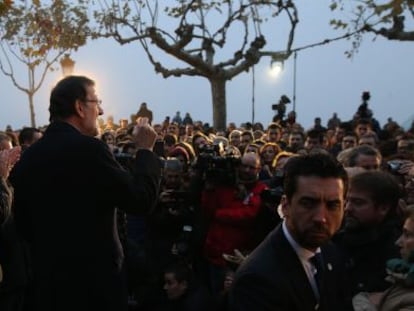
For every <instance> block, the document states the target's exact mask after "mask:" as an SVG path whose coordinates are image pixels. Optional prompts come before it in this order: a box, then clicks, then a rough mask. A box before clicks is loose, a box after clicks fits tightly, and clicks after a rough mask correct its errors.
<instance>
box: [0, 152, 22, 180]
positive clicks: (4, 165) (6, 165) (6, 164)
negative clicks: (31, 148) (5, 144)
mask: <svg viewBox="0 0 414 311" xmlns="http://www.w3.org/2000/svg"><path fill="white" fill-rule="evenodd" d="M21 151H22V148H21V147H20V146H16V147H14V148H12V149H8V150H0V177H2V178H4V179H7V178H8V177H9V174H10V171H11V169H12V168H13V166H14V165H15V164H16V162H17V161H18V160H19V159H20V154H21Z"/></svg>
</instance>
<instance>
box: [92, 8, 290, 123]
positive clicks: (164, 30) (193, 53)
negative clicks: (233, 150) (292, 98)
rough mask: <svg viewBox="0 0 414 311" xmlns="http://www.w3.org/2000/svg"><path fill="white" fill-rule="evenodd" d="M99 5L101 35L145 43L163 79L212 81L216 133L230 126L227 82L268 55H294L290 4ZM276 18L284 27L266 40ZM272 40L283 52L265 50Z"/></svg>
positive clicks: (282, 57) (280, 57)
mask: <svg viewBox="0 0 414 311" xmlns="http://www.w3.org/2000/svg"><path fill="white" fill-rule="evenodd" d="M98 3H99V5H100V8H99V9H98V10H97V11H95V15H94V16H95V18H96V20H97V24H98V25H100V28H99V29H97V32H96V34H95V35H96V36H101V37H102V36H103V37H107V38H114V39H115V40H116V41H117V42H119V43H120V44H127V43H131V42H140V43H141V45H142V47H143V48H144V50H145V52H146V54H147V56H148V59H149V61H150V62H151V63H152V64H153V66H154V68H155V71H156V72H157V73H160V74H162V75H163V77H164V78H169V77H180V76H198V77H203V78H206V79H207V80H208V81H209V83H210V86H211V95H212V105H213V126H214V127H215V128H217V129H225V127H226V83H227V82H228V81H230V80H231V79H233V78H234V77H236V76H237V75H239V74H241V73H243V72H246V71H249V69H250V68H251V67H252V66H254V65H255V64H257V63H258V62H259V61H260V59H261V57H263V56H270V57H272V58H273V59H274V60H279V61H283V60H286V59H287V58H288V57H289V56H290V55H291V54H292V52H293V51H292V44H293V39H294V35H295V29H296V25H297V23H298V12H297V9H296V6H295V4H294V2H293V1H291V0H278V1H266V0H261V1H259V0H237V1H230V0H227V1H225V0H222V1H202V0H179V1H173V0H164V1H162V0H148V1H140V0H136V1H98ZM276 19H278V20H282V21H283V22H282V23H280V24H276V25H274V26H273V28H270V27H268V28H267V29H268V30H269V29H270V33H272V34H273V37H272V36H271V35H270V34H267V35H266V36H265V34H264V32H263V31H262V28H264V27H262V26H263V25H264V23H267V22H270V21H274V20H276ZM286 24H287V26H286ZM281 29H283V30H284V37H283V36H282V38H283V39H280V38H279V37H278V38H277V39H276V35H275V33H276V32H277V31H280V30H281ZM284 40H285V42H284V43H281V41H284ZM267 41H270V42H271V43H273V46H274V47H275V46H277V44H275V42H277V43H278V47H279V49H275V50H274V51H271V50H269V51H266V50H264V47H265V45H266V42H267ZM235 43H237V45H238V47H236V48H234V46H235ZM228 46H233V49H232V50H231V51H230V50H229V47H228ZM160 51H161V52H162V53H159V52H160ZM165 54H166V55H170V56H172V58H173V59H175V61H178V62H177V65H175V63H174V64H173V61H168V65H167V62H166V61H164V63H163V64H162V63H161V62H160V60H159V58H160V56H161V55H165Z"/></svg>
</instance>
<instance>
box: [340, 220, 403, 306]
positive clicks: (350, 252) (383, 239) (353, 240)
mask: <svg viewBox="0 0 414 311" xmlns="http://www.w3.org/2000/svg"><path fill="white" fill-rule="evenodd" d="M401 227H402V225H401V224H400V222H399V220H398V219H392V218H390V219H389V220H387V221H385V222H384V223H383V224H381V225H380V226H378V227H376V228H371V229H366V230H361V231H356V232H350V231H346V230H341V231H339V232H338V233H337V234H336V235H335V236H334V239H333V241H334V243H335V244H336V245H337V247H338V248H339V249H340V251H341V252H342V257H343V258H344V259H345V264H346V266H345V269H346V279H345V281H346V288H347V291H348V293H347V295H348V298H347V299H348V301H351V299H352V297H353V296H354V295H356V294H357V293H359V292H382V291H384V290H386V289H387V288H388V287H389V286H390V283H389V282H388V281H386V279H385V278H386V276H387V272H386V269H385V268H384V267H385V266H386V262H387V260H389V259H392V258H399V257H400V248H399V247H398V246H397V245H396V244H395V241H396V240H397V239H398V237H399V236H400V235H401V229H400V228H401Z"/></svg>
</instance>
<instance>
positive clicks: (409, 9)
mask: <svg viewBox="0 0 414 311" xmlns="http://www.w3.org/2000/svg"><path fill="white" fill-rule="evenodd" d="M330 7H331V10H332V11H336V12H340V13H343V14H346V16H347V17H346V18H345V19H343V18H334V19H332V20H331V24H332V25H333V27H335V28H336V29H342V30H345V31H347V32H349V33H351V32H352V34H353V35H352V37H353V40H352V49H351V50H350V51H348V52H347V55H348V57H351V56H352V55H353V54H354V53H355V52H357V51H358V48H359V46H360V45H361V42H362V39H363V37H364V34H366V33H371V34H374V35H375V36H381V37H383V38H386V39H388V40H397V41H414V27H413V25H414V24H413V21H414V1H413V0H388V1H378V0H376V1H375V0H331V6H330ZM407 25H408V26H409V27H410V29H407Z"/></svg>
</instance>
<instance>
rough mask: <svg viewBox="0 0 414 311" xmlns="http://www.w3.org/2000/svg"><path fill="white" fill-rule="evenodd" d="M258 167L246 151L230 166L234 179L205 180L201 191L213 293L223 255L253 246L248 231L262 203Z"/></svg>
mask: <svg viewBox="0 0 414 311" xmlns="http://www.w3.org/2000/svg"><path fill="white" fill-rule="evenodd" d="M260 169H261V166H260V158H259V155H258V154H255V153H247V154H245V155H243V157H242V159H241V164H240V165H239V166H238V167H237V168H234V170H235V171H236V177H237V178H236V179H235V183H233V184H229V183H219V182H213V183H208V184H207V185H208V186H207V187H206V188H205V189H204V191H203V193H202V211H203V212H204V214H205V217H206V221H207V222H208V228H207V236H206V240H205V243H204V247H203V253H204V256H205V259H206V260H207V266H208V272H209V285H210V289H211V290H212V293H213V294H214V295H217V294H218V293H219V292H220V291H221V290H222V286H223V281H224V274H225V271H226V266H227V262H226V260H225V259H224V257H223V255H224V254H232V253H233V252H234V250H235V249H238V250H240V251H242V252H250V251H251V250H252V249H253V248H254V247H255V246H256V245H255V243H254V242H255V239H254V237H253V235H252V232H253V230H254V228H255V222H256V217H257V215H258V213H259V211H260V209H261V206H262V203H261V198H260V193H261V192H262V191H263V189H265V188H266V185H265V184H264V183H263V182H261V181H259V180H258V174H259V171H260Z"/></svg>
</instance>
